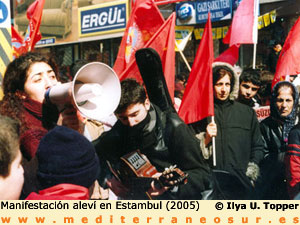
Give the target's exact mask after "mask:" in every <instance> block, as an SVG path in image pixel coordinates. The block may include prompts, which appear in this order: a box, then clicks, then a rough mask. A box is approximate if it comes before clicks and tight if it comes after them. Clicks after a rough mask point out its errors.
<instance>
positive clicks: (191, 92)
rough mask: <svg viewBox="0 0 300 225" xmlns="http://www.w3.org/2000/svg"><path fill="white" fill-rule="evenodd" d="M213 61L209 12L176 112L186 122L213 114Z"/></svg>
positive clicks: (195, 120) (192, 121)
mask: <svg viewBox="0 0 300 225" xmlns="http://www.w3.org/2000/svg"><path fill="white" fill-rule="evenodd" d="M213 61H214V50H213V39H212V30H211V21H210V13H209V14H208V19H207V22H206V25H205V30H204V33H203V37H202V40H201V43H200V45H199V48H198V50H197V54H196V57H195V60H194V63H193V67H192V70H191V73H190V76H189V79H188V81H187V85H186V88H185V91H184V95H183V98H182V102H181V105H180V108H179V112H178V114H179V116H180V117H181V118H182V119H183V120H184V122H185V123H187V124H189V123H194V122H197V121H199V120H201V119H203V118H205V117H208V116H213V115H214V96H213V75H212V63H213Z"/></svg>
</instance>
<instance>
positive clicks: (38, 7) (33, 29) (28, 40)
mask: <svg viewBox="0 0 300 225" xmlns="http://www.w3.org/2000/svg"><path fill="white" fill-rule="evenodd" d="M44 4H45V0H36V1H35V2H33V3H32V4H31V5H30V6H29V7H28V9H27V18H28V20H29V25H28V28H27V31H26V34H25V38H24V41H25V44H26V47H27V49H28V51H31V49H33V48H34V46H35V44H36V43H37V42H38V41H39V40H41V38H42V35H41V33H40V25H41V20H42V15H43V8H44Z"/></svg>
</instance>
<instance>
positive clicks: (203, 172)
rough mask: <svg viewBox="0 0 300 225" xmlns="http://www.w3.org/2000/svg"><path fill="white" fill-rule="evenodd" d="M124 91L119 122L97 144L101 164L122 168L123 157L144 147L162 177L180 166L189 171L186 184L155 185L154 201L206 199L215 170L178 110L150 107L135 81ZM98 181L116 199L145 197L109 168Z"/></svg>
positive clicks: (152, 189) (125, 84) (151, 192)
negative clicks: (117, 197) (204, 195)
mask: <svg viewBox="0 0 300 225" xmlns="http://www.w3.org/2000/svg"><path fill="white" fill-rule="evenodd" d="M121 87H122V88H121V89H122V94H121V101H120V104H119V106H118V108H117V110H116V111H115V114H116V116H117V117H118V121H117V123H116V124H115V125H114V126H113V128H112V129H111V130H110V131H108V132H105V133H103V134H102V135H101V136H100V137H99V138H98V140H96V141H95V142H94V143H95V147H96V151H97V154H98V156H99V159H100V161H104V162H105V161H108V162H109V164H110V165H111V167H115V166H116V167H117V165H118V163H119V162H120V157H122V156H124V155H126V154H127V153H130V152H132V151H135V150H137V149H139V150H140V152H141V153H142V154H144V155H146V157H147V158H148V159H149V161H150V162H151V163H152V165H153V166H155V168H156V169H157V171H158V172H160V173H161V172H163V171H164V170H165V168H169V167H170V166H172V165H175V164H176V165H177V167H178V168H180V169H181V170H182V171H183V172H185V173H188V179H187V180H188V181H187V184H181V185H177V186H174V187H157V186H156V185H154V183H153V182H151V184H149V187H148V188H147V189H148V194H149V197H150V198H152V199H153V198H156V199H202V198H203V195H202V192H203V191H205V190H207V189H209V186H210V184H211V177H210V172H209V171H210V170H209V167H208V165H207V164H206V163H205V162H204V159H203V156H202V155H201V151H200V148H199V142H198V140H197V139H196V138H195V137H194V134H193V133H192V130H190V128H189V127H188V126H187V125H186V124H185V123H184V122H183V121H182V120H181V119H180V118H179V117H178V115H177V114H176V113H175V112H167V111H165V112H162V111H161V110H160V109H159V108H158V107H157V106H155V105H153V104H151V103H150V101H149V99H148V98H147V96H146V93H145V90H144V88H143V86H141V85H140V84H139V83H137V82H136V81H135V80H132V79H128V80H124V81H123V82H122V83H121ZM101 165H102V166H103V165H105V164H104V163H102V164H101ZM113 171H114V170H113ZM113 173H114V172H113ZM99 181H100V183H101V184H102V185H107V186H108V187H109V188H110V189H112V191H113V192H114V193H115V194H116V195H117V196H120V197H125V198H131V199H141V197H140V196H139V195H138V193H132V190H129V188H128V186H127V187H125V185H124V183H123V181H120V180H117V179H116V177H115V176H111V174H110V172H109V170H108V169H107V168H106V171H105V168H103V170H102V174H101V176H100V178H99ZM128 193H131V196H128Z"/></svg>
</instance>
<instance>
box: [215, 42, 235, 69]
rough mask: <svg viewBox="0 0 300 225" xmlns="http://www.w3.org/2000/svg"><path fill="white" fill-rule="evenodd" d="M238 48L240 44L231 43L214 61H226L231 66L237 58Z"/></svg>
mask: <svg viewBox="0 0 300 225" xmlns="http://www.w3.org/2000/svg"><path fill="white" fill-rule="evenodd" d="M239 48H240V45H232V46H231V47H229V48H228V49H226V50H225V51H224V52H222V54H221V55H219V56H218V58H216V59H215V60H214V62H226V63H229V64H230V65H232V66H233V65H234V64H235V63H236V62H237V61H238V59H239Z"/></svg>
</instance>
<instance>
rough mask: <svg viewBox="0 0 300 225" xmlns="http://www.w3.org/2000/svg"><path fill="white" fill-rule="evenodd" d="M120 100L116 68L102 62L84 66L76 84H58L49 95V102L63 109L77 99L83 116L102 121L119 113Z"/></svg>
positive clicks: (77, 105) (47, 95) (74, 82)
mask: <svg viewBox="0 0 300 225" xmlns="http://www.w3.org/2000/svg"><path fill="white" fill-rule="evenodd" d="M70 90H71V92H72V93H71V94H70V93H69V92H70ZM120 98H121V85H120V81H119V78H118V76H117V75H116V73H115V72H114V70H113V69H112V68H110V67H109V66H108V65H106V64H104V63H100V62H92V63H88V64H86V65H84V66H83V67H81V68H80V69H79V70H78V72H77V73H76V75H75V77H74V80H73V81H72V82H68V83H64V84H57V85H55V86H53V87H51V88H50V89H48V90H47V92H46V94H45V99H46V101H50V102H51V103H52V104H55V105H57V107H58V108H59V109H63V108H64V107H65V106H66V105H70V104H71V101H72V99H73V102H74V103H75V105H76V107H77V109H78V110H79V112H80V113H81V114H82V115H83V116H85V117H87V118H89V119H93V120H97V121H100V122H103V120H104V119H105V118H106V117H108V116H110V115H111V114H112V113H113V112H114V111H115V110H116V108H117V106H118V105H119V102H120Z"/></svg>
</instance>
